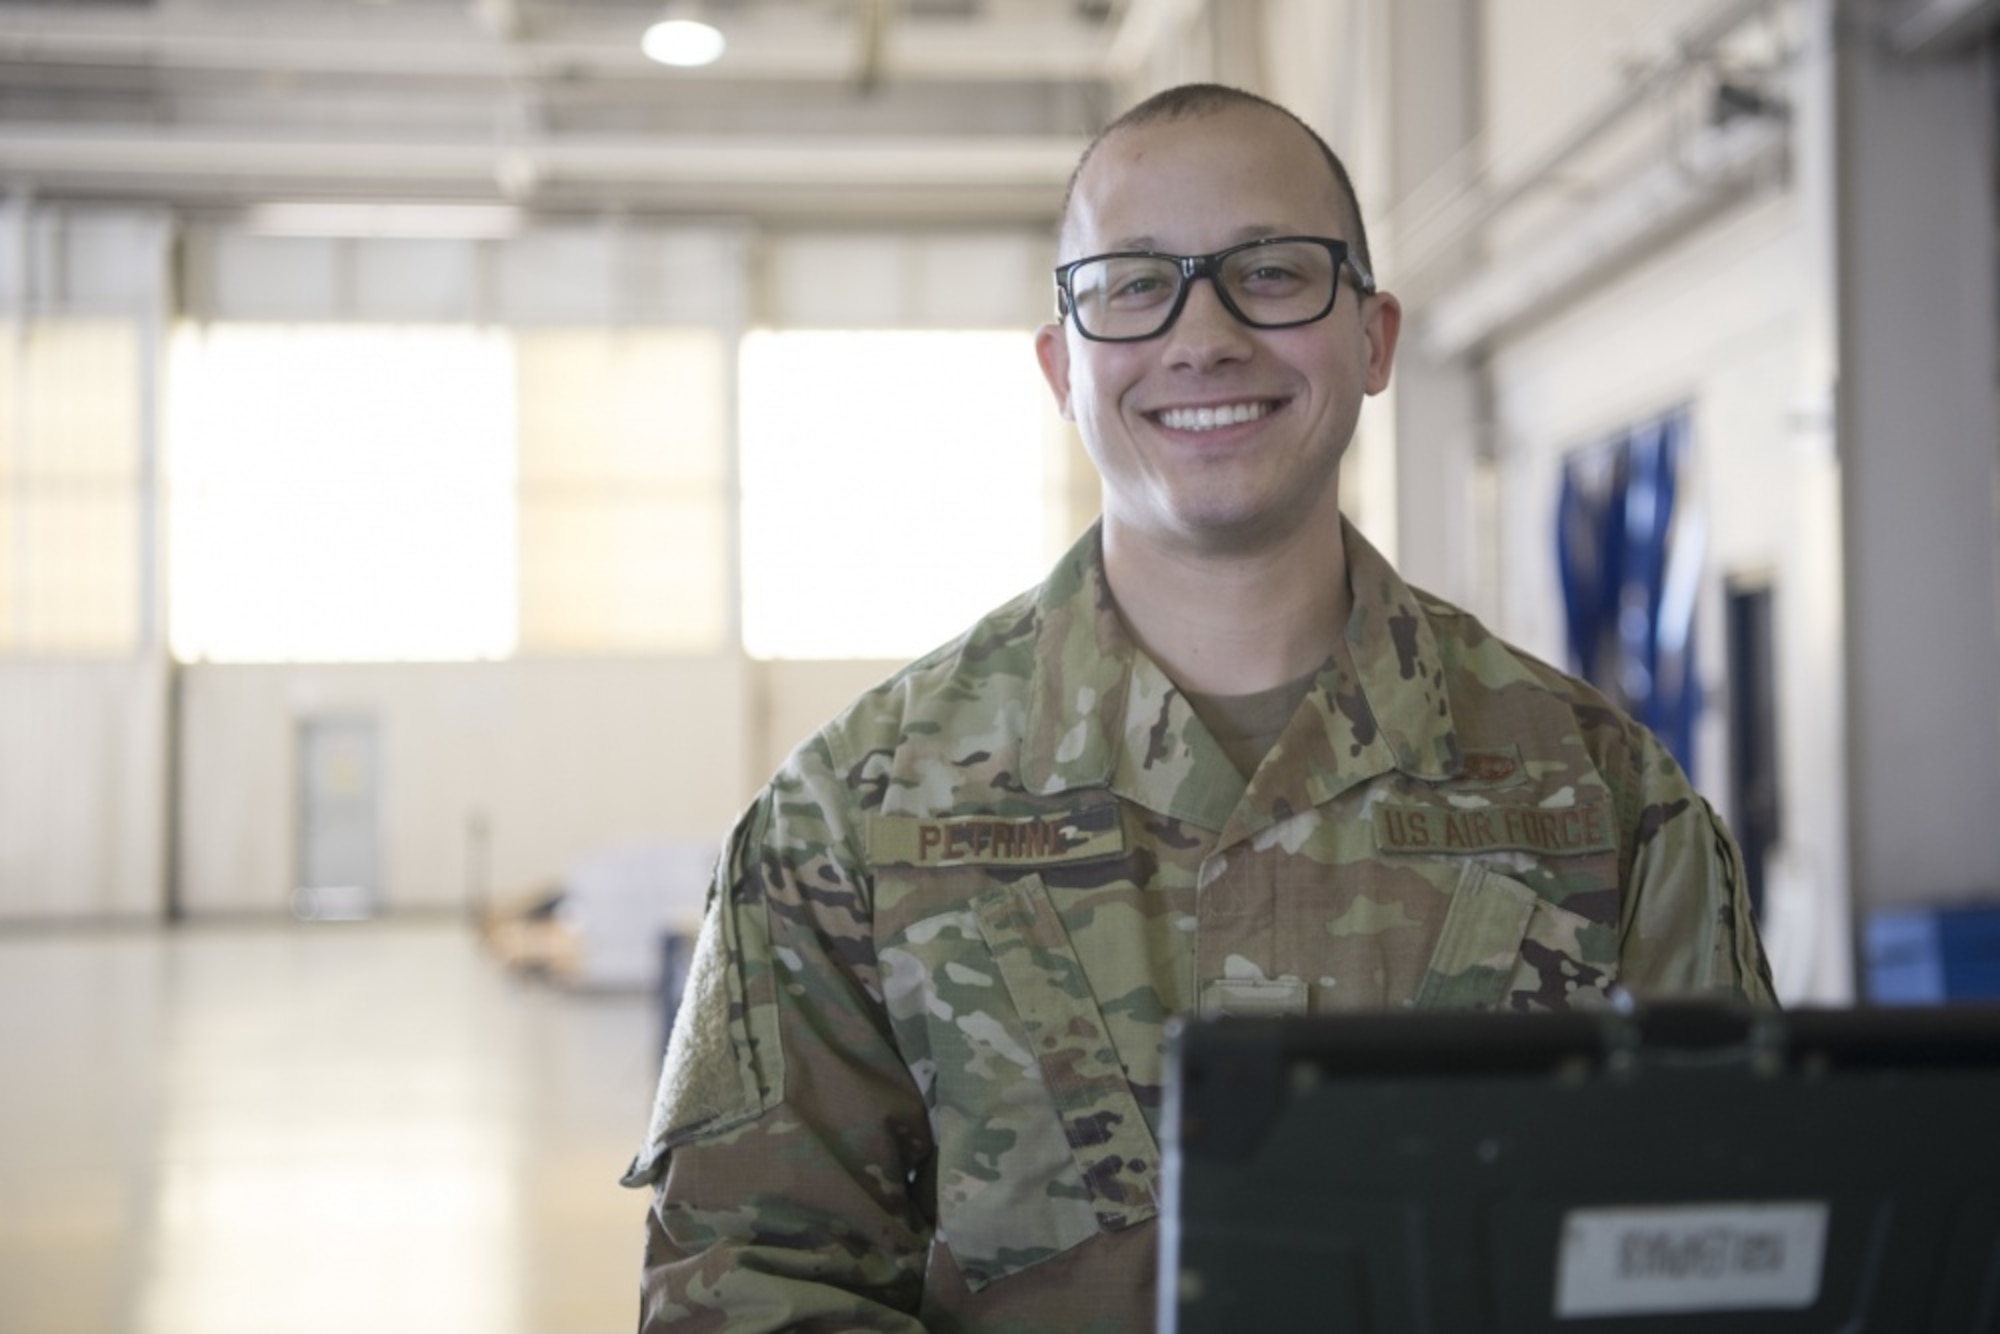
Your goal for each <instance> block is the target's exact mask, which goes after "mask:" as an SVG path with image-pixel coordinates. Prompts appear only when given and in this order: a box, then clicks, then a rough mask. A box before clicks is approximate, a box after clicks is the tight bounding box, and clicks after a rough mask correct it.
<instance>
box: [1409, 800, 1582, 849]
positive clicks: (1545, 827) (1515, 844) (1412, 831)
mask: <svg viewBox="0 0 2000 1334" xmlns="http://www.w3.org/2000/svg"><path fill="white" fill-rule="evenodd" d="M1374 820H1375V841H1376V842H1377V843H1378V844H1379V845H1380V846H1381V847H1382V848H1383V849H1385V850H1386V851H1389V852H1500V851H1504V850H1512V851H1518V852H1539V853H1542V854H1544V855H1545V856H1558V857H1559V856H1569V855H1574V854H1578V853H1585V852H1609V851H1610V850H1611V849H1612V848H1614V847H1616V846H1617V842H1616V840H1614V839H1613V838H1612V835H1611V816H1610V812H1609V811H1607V810H1606V809H1605V805H1604V803H1602V802H1591V803H1586V804H1581V805H1576V806H1475V807H1464V808H1460V807H1454V806H1408V805H1396V806H1386V805H1385V806H1378V807H1376V808H1375V817H1374Z"/></svg>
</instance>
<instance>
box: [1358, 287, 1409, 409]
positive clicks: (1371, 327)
mask: <svg viewBox="0 0 2000 1334" xmlns="http://www.w3.org/2000/svg"><path fill="white" fill-rule="evenodd" d="M1367 302H1368V308H1367V310H1366V311H1364V312H1363V314H1362V316H1361V332H1362V336H1363V337H1365V338H1366V339H1367V340H1368V378H1367V379H1366V380H1365V381H1364V382H1363V384H1364V387H1365V388H1366V389H1367V391H1368V392H1369V393H1371V394H1379V393H1381V392H1382V391H1383V390H1384V389H1387V388H1388V387H1389V372H1390V370H1391V369H1392V368H1393V367H1394V366H1395V364H1396V338H1397V336H1398V335H1399V334H1401V333H1402V331H1403V303H1402V302H1400V301H1398V300H1396V298H1395V297H1393V296H1391V295H1390V294H1389V293H1387V292H1377V293H1376V294H1375V295H1374V296H1371V297H1369V298H1367Z"/></svg>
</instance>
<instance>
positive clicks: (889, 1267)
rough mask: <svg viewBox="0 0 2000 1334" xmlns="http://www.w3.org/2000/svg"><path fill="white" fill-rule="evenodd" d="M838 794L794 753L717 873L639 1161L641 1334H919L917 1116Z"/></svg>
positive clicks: (922, 1153)
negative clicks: (802, 1329)
mask: <svg viewBox="0 0 2000 1334" xmlns="http://www.w3.org/2000/svg"><path fill="white" fill-rule="evenodd" d="M846 805H847V795H846V792H845V785H844V783H843V782H841V781H840V779H839V778H838V777H837V776H836V775H835V774H834V772H833V768H832V764H831V760H830V758H829V755H828V752H827V751H826V750H825V748H824V746H823V745H819V744H817V743H816V744H815V746H814V747H810V748H808V750H806V751H803V752H801V754H800V756H799V757H796V758H795V760H794V761H793V762H792V764H791V765H789V766H788V767H787V769H786V771H784V772H783V773H781V774H780V775H779V777H778V778H777V779H775V780H773V783H772V785H771V787H770V788H769V789H767V790H766V791H765V793H764V794H763V795H762V796H761V797H760V798H759V799H758V801H757V802H756V804H754V805H753V806H752V807H751V809H750V811H749V813H748V814H746V816H745V817H744V818H743V820H742V821H741V822H740V823H739V824H738V826H737V828H736V830H735V831H734V832H733V833H732V835H731V836H730V839H729V843H728V846H727V848H726V849H725V851H724V853H723V857H722V860H721V862H720V864H719V865H718V867H717V871H716V879H715V884H714V886H713V888H712V890H711V894H710V900H709V906H708V910H707V914H706V917H705V920H704V922H703V924H702V930H701V939H700V941H699V943H698V944H697V946H696V950H695V960H694V966H693V968H692V970H691V972H690V976H689V979H688V989H687V993H686V996H685V998H684V1000H683V1002H682V1005H681V1008H680V1011H679V1013H678V1015H677V1016H676V1018H675V1022H674V1032H673V1036H672V1039H671V1040H670V1042H669V1044H668V1049H667V1058H666V1062H665V1066H664V1068H663V1070H662V1073H661V1078H660V1089H659V1094H658V1097H657V1098H656V1100H655V1104H654V1109H653V1115H652V1120H651V1124H650V1125H649V1127H648V1130H647V1134H646V1139H645V1143H644V1144H643V1146H642V1147H641V1149H640V1152H639V1155H638V1157H637V1158H636V1159H635V1160H634V1162H633V1164H632V1167H631V1169H630V1171H629V1172H628V1173H627V1175H626V1178H625V1180H626V1184H627V1185H631V1186H652V1187H653V1188H654V1191H655V1198H654V1201H653V1206H652V1208H651V1210H650V1211H649V1212H648V1216H647V1230H648V1239H647V1246H646V1260H645V1272H644V1282H643V1288H644V1298H643V1300H644V1312H645V1315H644V1320H643V1324H642V1328H643V1329H646V1330H654V1329H664V1328H667V1327H669V1326H671V1327H672V1328H674V1329H677V1330H680V1329H704V1328H715V1329H725V1328H726V1329H728V1330H731V1331H748V1330H761V1329H786V1328H794V1327H797V1326H799V1325H802V1324H803V1325H813V1326H818V1327H826V1328H833V1327H838V1328H843V1329H916V1328H918V1326H917V1325H916V1323H915V1320H914V1317H913V1316H912V1315H910V1314H908V1313H910V1312H913V1311H914V1310H915V1309H916V1307H917V1304H918V1301H919V1299H920V1296H921V1291H922V1282H923V1266H924V1257H925V1254H926V1252H927V1250H928V1247H929V1241H930V1223H929V1216H930V1211H929V1210H928V1209H927V1208H926V1207H925V1206H924V1204H923V1202H922V1200H921V1198H920V1196H919V1193H918V1191H917V1189H916V1183H917V1182H918V1181H920V1180H921V1179H923V1176H924V1169H925V1167H926V1165H927V1163H928V1161H929V1157H930V1149H929V1145H930V1132H929V1125H928V1121H927V1119H926V1115H925V1109H924V1106H923V1101H922V1098H921V1096H920V1094H919V1093H918V1091H917V1088H916V1086H915V1083H914V1081H913V1080H912V1078H911V1076H910V1073H909V1071H908V1070H907V1069H906V1068H905V1066H904V1064H903V1062H902V1059H901V1057H900V1055H899V1054H898V1052H897V1049H896V1046H895V1043H894V1041H893V1039H892V1037H891V1033H890V1029H889V1024H888V1019H887V1016H886V1013H885V1011H884V1010H883V1008H882V1004H881V989H880V986H879V983H878V981H877V977H876V969H875V962H874V947H873V941H872V934H871V930H870V920H869V894H868V885H867V881H866V877H865V873H864V872H863V870H862V868H861V865H860V863H859V860H858V858H857V857H856V856H855V854H854V853H853V852H852V848H853V847H854V843H853V841H852V840H851V839H850V838H849V837H848V828H847V826H848V825H849V823H850V819H849V817H847V816H846V815H844V814H843V812H844V810H845V808H846Z"/></svg>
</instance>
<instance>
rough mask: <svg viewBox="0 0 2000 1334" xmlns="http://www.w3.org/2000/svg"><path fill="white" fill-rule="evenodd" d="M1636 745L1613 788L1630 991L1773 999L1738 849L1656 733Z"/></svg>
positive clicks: (1622, 959) (1622, 961)
mask: <svg viewBox="0 0 2000 1334" xmlns="http://www.w3.org/2000/svg"><path fill="white" fill-rule="evenodd" d="M1631 726H1632V730H1633V732H1634V733H1636V734H1637V737H1636V744H1635V745H1634V746H1633V747H1632V748H1631V750H1630V751H1629V754H1630V757H1631V763H1630V765H1629V768H1628V770H1627V772H1626V774H1625V775H1624V776H1623V780H1622V781H1623V782H1624V784H1625V785H1626V788H1627V790H1626V791H1624V792H1621V793H1620V794H1619V803H1618V804H1619V806H1620V808H1621V809H1622V810H1624V811H1627V812H1629V813H1630V814H1629V817H1628V819H1629V823H1628V824H1627V827H1626V830H1625V836H1626V838H1627V839H1628V840H1629V842H1630V846H1631V860H1630V867H1631V869H1630V873H1629V876H1628V879H1627V882H1626V886H1625V900H1624V912H1623V921H1622V923H1621V929H1622V931H1621V937H1620V945H1619V973H1620V976H1621V978H1622V979H1623V981H1624V983H1625V985H1626V986H1627V987H1628V988H1630V989H1631V990H1632V992H1633V993H1634V994H1635V995H1638V996H1641V997H1644V996H1649V995H1652V996H1658V995H1667V994H1683V995H1685V994H1720V995H1728V996H1734V997H1737V998H1738V999H1742V1000H1746V1001H1749V1002H1750V1003H1752V1004H1755V1005H1774V1004H1776V1003H1777V999H1776V996H1775V994H1774V993H1773V991H1772V987H1771V968H1770V964H1769V963H1768V962H1766V960H1765V957H1764V946H1763V942H1762V941H1761V940H1760V939H1759V938H1758V935H1757V923H1756V920H1755V917H1754V915H1753V914H1752V912H1751V910H1750V895H1749V891H1748V888H1747V886H1746V885H1745V883H1744V875H1743V855H1742V853H1741V852H1740V851H1738V849H1737V846H1736V840H1735V839H1734V838H1733V837H1731V836H1730V833H1729V830H1728V829H1727V828H1726V827H1725V826H1724V825H1723V822H1722V818H1721V817H1720V816H1718V815H1717V814H1716V813H1715V811H1714V809H1713V808H1711V807H1710V806H1709V804H1708V802H1707V801H1705V800H1704V799H1703V798H1702V797H1701V795H1700V794H1699V793H1697V792H1696V791H1695V790H1694V788H1693V786H1692V785H1691V784H1690V783H1689V782H1688V778H1687V775H1686V773H1685V772H1683V771H1682V769H1681V767H1680V765H1679V764H1678V763H1677V762H1676V761H1675V760H1674V758H1673V756H1672V755H1671V754H1670V753H1669V752H1668V751H1667V749H1666V747H1665V746H1663V745H1662V744H1661V743H1660V742H1659V740H1658V739H1657V738H1656V737H1654V736H1653V735H1652V734H1651V733H1650V732H1647V731H1646V730H1645V729H1644V728H1642V727H1640V726H1638V725H1637V724H1636V723H1635V724H1632V725H1631Z"/></svg>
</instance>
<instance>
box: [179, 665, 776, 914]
mask: <svg viewBox="0 0 2000 1334" xmlns="http://www.w3.org/2000/svg"><path fill="white" fill-rule="evenodd" d="M183 670H184V681H185V687H184V699H185V709H184V713H183V722H182V737H183V754H184V757H185V759H184V762H183V766H182V778H183V789H182V797H181V809H182V830H183V832H182V838H181V849H180V851H181V857H180V881H181V887H182V902H183V904H184V906H185V908H186V910H187V911H188V913H189V914H190V915H200V914H216V913H237V912H250V913H273V912H280V911H283V910H284V909H285V907H286V905H287V899H288V896H289V894H290V891H291V888H292V880H293V878H294V865H295V862H296V858H297V852H296V848H297V828H296V822H297V818H298V815H297V797H296V775H295V766H296V754H295V747H296V744H297V742H296V737H297V730H298V724H299V721H300V720H301V719H303V718H307V717H311V716H314V715H318V714H327V713H344V714H359V715H365V716H369V717H372V718H374V719H376V720H377V722H378V724H379V727H380V737H381V786H382V793H383V812H382V821H383V823H382V841H383V847H384V852H385V867H384V884H383V885H382V886H381V890H382V902H383V903H384V905H385V906H386V907H387V908H389V909H391V910H394V909H408V908H459V907H465V906H468V896H469V895H470V894H472V893H475V892H479V891H482V890H483V891H489V892H494V893H500V894H505V893H508V892H511V891H516V890H520V889H523V888H527V887H531V886H533V885H537V884H541V883H546V882H549V881H552V880H554V879H556V878H558V877H559V876H560V875H561V874H562V873H563V871H564V870H565V869H566V868H567V867H569V866H571V865H572V864H574V863H575V862H576V860H577V859H578V858H580V857H582V856H584V855H586V854H588V853H590V852H592V851H593V850H597V849H601V848H603V847H605V846H609V845H612V844H619V843H626V842H630V841H634V840H644V839H650V838H680V839H707V840H719V839H720V837H721V836H722V834H723V833H724V832H725V831H726V830H727V828H728V825H729V822H730V821H731V819H732V818H733V817H734V816H735V814H736V812H737V811H738V810H739V809H740V808H741V806H742V805H743V804H744V803H745V802H746V801H748V799H749V795H750V791H751V788H752V787H753V786H754V781H753V780H752V779H750V778H748V777H746V772H745V770H746V764H745V760H744V752H745V749H746V747H745V745H744V741H743V734H742V727H741V725H740V722H739V719H741V718H742V717H743V712H744V710H743V698H742V685H741V679H740V675H739V673H738V669H737V668H736V666H735V665H734V664H733V663H732V662H730V661H728V660H725V659H706V660H693V661H638V660H628V661H585V660H573V661H550V660H542V661H523V662H507V663H490V664H407V665H406V664H398V665H382V666H308V665H296V666H285V665H279V666H220V665H207V664H203V665H195V666H190V667H187V668H185V669H183ZM761 777H762V775H758V776H757V779H759V780H761ZM477 822H483V825H484V828H485V830H486V837H487V838H488V839H490V843H489V844H488V845H487V846H486V847H485V848H483V849H479V848H475V846H474V834H473V829H474V825H475V823H477Z"/></svg>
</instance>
